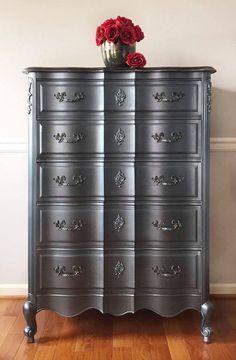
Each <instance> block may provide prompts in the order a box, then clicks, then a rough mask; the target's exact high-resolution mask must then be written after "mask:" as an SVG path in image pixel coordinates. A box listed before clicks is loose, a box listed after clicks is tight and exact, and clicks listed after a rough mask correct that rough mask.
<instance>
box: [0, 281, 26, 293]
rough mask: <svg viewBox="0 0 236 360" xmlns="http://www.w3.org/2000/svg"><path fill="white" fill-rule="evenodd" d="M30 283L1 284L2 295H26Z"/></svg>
mask: <svg viewBox="0 0 236 360" xmlns="http://www.w3.org/2000/svg"><path fill="white" fill-rule="evenodd" d="M27 293H28V284H0V296H1V295H2V296H26V295H27Z"/></svg>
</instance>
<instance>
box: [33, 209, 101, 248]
mask: <svg viewBox="0 0 236 360" xmlns="http://www.w3.org/2000/svg"><path fill="white" fill-rule="evenodd" d="M37 219H38V220H37V231H36V232H37V243H38V245H39V246H44V245H45V246H63V247H65V246H76V245H79V246H81V247H86V246H92V245H94V244H95V243H96V242H97V243H103V237H104V234H103V233H104V230H103V205H100V206H99V205H80V206H39V207H38V208H37ZM100 245H101V244H100Z"/></svg>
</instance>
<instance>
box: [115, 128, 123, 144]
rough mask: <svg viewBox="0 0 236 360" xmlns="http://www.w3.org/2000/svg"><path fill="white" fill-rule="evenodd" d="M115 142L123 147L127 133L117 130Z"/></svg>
mask: <svg viewBox="0 0 236 360" xmlns="http://www.w3.org/2000/svg"><path fill="white" fill-rule="evenodd" d="M114 138H115V142H116V144H117V145H118V146H120V145H122V144H123V142H124V141H125V132H124V130H122V129H121V128H119V129H118V130H117V132H116V133H115V135H114Z"/></svg>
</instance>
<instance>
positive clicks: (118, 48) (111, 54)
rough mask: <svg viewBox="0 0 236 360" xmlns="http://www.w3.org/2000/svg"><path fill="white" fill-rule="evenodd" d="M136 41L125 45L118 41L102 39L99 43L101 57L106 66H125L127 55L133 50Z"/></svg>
mask: <svg viewBox="0 0 236 360" xmlns="http://www.w3.org/2000/svg"><path fill="white" fill-rule="evenodd" d="M135 49H136V43H134V44H130V45H125V44H123V43H121V42H120V41H118V42H117V43H116V44H114V43H112V42H108V41H104V43H102V45H101V50H102V58H103V61H104V64H105V66H106V67H110V68H114V67H127V66H128V65H127V64H126V63H125V61H126V58H127V55H128V54H130V53H133V52H135Z"/></svg>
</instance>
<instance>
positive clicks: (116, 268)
mask: <svg viewBox="0 0 236 360" xmlns="http://www.w3.org/2000/svg"><path fill="white" fill-rule="evenodd" d="M113 270H114V275H115V276H117V277H118V278H119V277H120V276H121V274H122V273H123V272H124V271H125V266H124V264H123V263H122V261H120V260H118V261H117V263H116V266H114V267H113Z"/></svg>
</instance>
